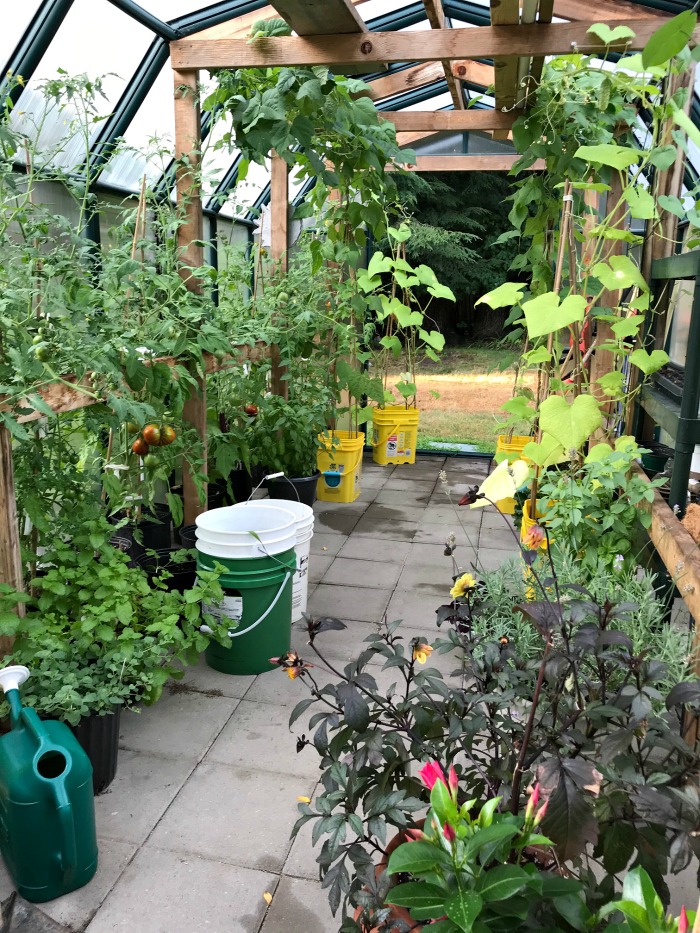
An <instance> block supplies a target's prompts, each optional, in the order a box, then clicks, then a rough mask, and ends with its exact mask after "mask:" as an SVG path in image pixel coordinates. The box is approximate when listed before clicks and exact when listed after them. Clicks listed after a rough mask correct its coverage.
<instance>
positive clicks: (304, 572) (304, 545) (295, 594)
mask: <svg viewBox="0 0 700 933" xmlns="http://www.w3.org/2000/svg"><path fill="white" fill-rule="evenodd" d="M274 501H275V502H277V501H279V500H277V499H276V500H274ZM245 506H250V507H251V508H270V500H269V499H253V500H252V501H250V502H242V503H240V504H238V505H233V506H231V508H233V509H240V508H244V507H245ZM275 508H277V506H275ZM280 508H281V509H283V510H284V511H285V512H291V513H292V514H293V515H294V518H295V520H296V552H297V572H296V573H295V574H294V581H293V584H292V622H299V621H300V620H301V615H302V613H303V612H306V606H307V603H308V597H309V553H310V551H311V539H312V537H313V534H314V510H313V509H312V508H310V507H309V506H308V505H305V504H304V503H303V502H294V501H292V500H289V499H285V500H284V505H283V506H281V507H280ZM219 556H221V555H219Z"/></svg>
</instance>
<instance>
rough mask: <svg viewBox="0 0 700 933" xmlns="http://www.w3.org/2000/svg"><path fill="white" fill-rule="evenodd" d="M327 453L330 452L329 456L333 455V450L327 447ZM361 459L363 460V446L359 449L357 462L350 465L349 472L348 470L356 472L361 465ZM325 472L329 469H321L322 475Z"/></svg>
mask: <svg viewBox="0 0 700 933" xmlns="http://www.w3.org/2000/svg"><path fill="white" fill-rule="evenodd" d="M326 453H327V454H328V456H331V453H332V452H331V451H329V450H328V448H326ZM360 460H362V448H361V447H360V449H359V450H358V451H357V459H356V460H355V462H354V463H353V465H352V467H350V469H349V470H348V471H347V472H348V473H354V471H355V470H356V469H357V468H358V466H359V465H360ZM324 472H328V471H324V470H321V476H323V473H324ZM343 472H345V471H343Z"/></svg>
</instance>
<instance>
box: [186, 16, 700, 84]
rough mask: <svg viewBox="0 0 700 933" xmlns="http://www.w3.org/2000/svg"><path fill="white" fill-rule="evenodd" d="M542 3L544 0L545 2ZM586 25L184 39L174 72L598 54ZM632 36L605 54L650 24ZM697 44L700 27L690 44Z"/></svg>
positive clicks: (638, 42) (640, 32) (643, 33)
mask: <svg viewBox="0 0 700 933" xmlns="http://www.w3.org/2000/svg"><path fill="white" fill-rule="evenodd" d="M543 2H544V0H543ZM589 25H591V24H590V23H552V24H549V25H543V24H541V23H534V24H532V25H521V26H497V27H495V26H474V27H471V28H464V29H435V30H430V31H429V32H422V33H421V34H420V42H416V35H415V33H412V32H374V33H370V34H368V35H367V34H364V35H359V36H354V35H350V36H314V37H313V38H303V37H298V38H297V37H290V36H284V37H282V38H272V39H266V40H265V41H264V42H258V43H256V42H250V43H249V42H246V41H243V40H240V39H222V40H220V41H218V42H212V41H210V40H202V39H197V38H192V37H188V38H187V39H178V40H177V41H176V42H172V43H171V45H170V55H171V62H172V65H173V68H175V69H177V70H180V71H190V70H191V71H194V70H197V69H200V68H257V67H272V66H276V65H280V66H284V65H290V66H291V65H330V66H332V67H336V65H337V64H338V63H349V64H350V65H352V66H353V68H354V69H355V70H357V69H358V68H360V67H362V66H369V65H370V63H375V66H376V62H386V63H388V64H390V63H398V62H405V61H411V60H413V61H424V62H428V61H440V60H442V59H443V58H447V59H461V58H497V57H499V56H501V57H502V56H504V55H516V56H522V55H533V56H541V55H564V54H567V53H568V52H570V51H571V49H572V48H573V47H574V46H575V47H576V48H577V49H578V50H579V51H580V52H583V53H587V52H602V51H604V49H605V46H604V44H603V43H602V42H601V40H600V39H599V38H598V37H597V36H595V35H592V34H590V33H589V32H588V27H589ZM628 25H629V26H630V28H631V29H632V30H633V31H634V32H635V37H634V38H633V39H630V40H623V41H619V42H614V43H612V45H610V46H609V47H608V48H609V51H612V52H624V51H627V50H629V49H642V48H644V46H645V45H646V42H647V40H648V39H649V38H650V37H651V35H652V34H653V32H654V31H655V29H656V26H657V23H656V21H654V20H649V19H646V20H630V21H628ZM698 41H700V28H697V29H696V31H695V34H694V36H693V38H692V40H691V44H692V45H696V44H697V43H698Z"/></svg>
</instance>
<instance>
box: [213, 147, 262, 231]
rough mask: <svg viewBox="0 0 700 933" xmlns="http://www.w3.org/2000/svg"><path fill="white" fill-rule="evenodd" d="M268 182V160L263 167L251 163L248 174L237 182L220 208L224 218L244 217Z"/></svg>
mask: <svg viewBox="0 0 700 933" xmlns="http://www.w3.org/2000/svg"><path fill="white" fill-rule="evenodd" d="M269 182H270V160H269V159H265V165H264V166H263V165H258V164H257V162H251V163H250V166H249V167H248V174H247V176H246V178H245V179H244V180H243V181H239V182H238V184H237V185H236V187H235V188H234V189H233V190H232V191H231V193H230V195H229V197H228V200H227V201H226V203H225V204H224V205H223V206H222V208H221V213H222V215H223V216H224V217H245V216H246V215H247V214H248V211H249V210H250V208H251V207H252V206H253V205H254V204H255V202H256V200H257V199H258V197H259V196H260V194H261V193H262V192H263V190H264V189H265V187H266V186H267V185H268V184H269Z"/></svg>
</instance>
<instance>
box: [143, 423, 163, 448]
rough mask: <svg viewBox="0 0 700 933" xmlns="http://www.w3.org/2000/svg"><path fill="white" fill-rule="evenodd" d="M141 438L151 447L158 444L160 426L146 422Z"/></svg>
mask: <svg viewBox="0 0 700 933" xmlns="http://www.w3.org/2000/svg"><path fill="white" fill-rule="evenodd" d="M143 439H144V440H145V441H146V443H147V444H150V445H151V447H159V446H160V428H159V427H158V425H157V424H147V425H146V427H145V428H144V429H143Z"/></svg>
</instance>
